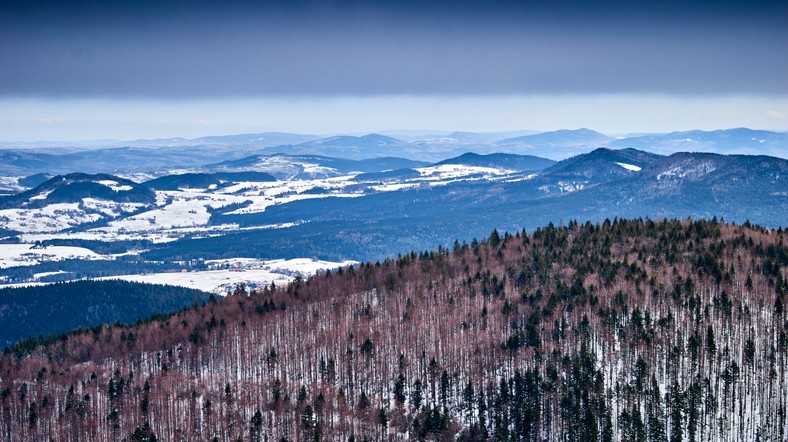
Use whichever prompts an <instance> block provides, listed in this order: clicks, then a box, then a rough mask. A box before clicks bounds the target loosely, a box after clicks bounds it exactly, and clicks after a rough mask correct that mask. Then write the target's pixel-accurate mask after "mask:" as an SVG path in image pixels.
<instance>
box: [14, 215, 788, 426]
mask: <svg viewBox="0 0 788 442" xmlns="http://www.w3.org/2000/svg"><path fill="white" fill-rule="evenodd" d="M786 239H788V238H786V233H785V232H784V231H782V230H781V229H778V230H770V229H766V228H762V227H758V226H752V225H750V224H749V223H745V225H743V226H737V225H729V224H724V223H720V222H717V221H716V220H711V221H668V220H664V221H651V220H646V221H643V220H634V221H625V220H619V219H614V220H612V221H611V220H605V221H604V222H601V223H585V224H580V223H577V222H574V221H570V222H568V223H567V225H565V226H554V225H552V224H550V225H548V226H547V227H544V228H539V229H536V230H535V231H533V233H530V234H528V233H526V232H525V231H516V232H511V233H503V232H498V231H493V232H492V234H491V235H490V236H489V237H487V238H484V239H482V240H481V241H480V240H476V239H474V240H472V241H471V242H470V243H465V242H463V243H460V242H456V243H455V244H454V246H453V247H450V248H449V249H446V248H440V249H438V250H432V251H423V252H411V253H409V254H405V255H402V256H400V257H398V258H396V259H395V258H392V259H387V260H385V261H383V262H374V263H373V262H370V263H365V264H361V265H358V266H356V267H349V268H344V269H342V270H339V271H335V272H326V273H322V274H319V275H317V276H315V277H312V278H309V279H302V278H296V280H295V281H294V282H293V283H292V284H290V285H288V286H287V287H266V288H264V289H262V290H260V291H257V292H254V293H251V294H246V293H242V292H238V293H236V294H234V295H230V296H228V297H227V298H225V299H222V300H219V301H217V302H209V303H208V304H206V305H204V306H202V307H198V308H193V309H191V310H188V311H183V312H181V313H178V314H176V315H174V316H171V317H168V318H158V319H156V320H154V321H152V322H149V323H146V324H140V325H136V326H133V327H127V326H117V325H116V326H104V327H101V328H95V329H93V330H91V331H87V332H81V333H76V334H73V335H71V336H69V337H67V338H64V339H63V340H59V341H57V342H53V343H50V344H47V345H41V346H38V347H37V348H32V349H31V348H27V347H25V348H17V349H13V350H12V351H10V352H9V353H7V354H6V355H4V356H3V358H2V359H0V372H2V373H3V375H2V377H0V379H1V380H0V391H3V393H2V404H3V409H4V414H3V417H2V421H0V422H2V425H0V431H2V433H3V434H14V435H15V437H19V438H20V439H26V440H32V439H43V438H45V439H52V440H66V439H67V438H71V439H91V440H120V439H123V438H132V437H137V439H136V440H141V439H140V438H141V437H143V436H147V437H149V438H150V436H152V435H156V437H157V438H161V439H162V440H174V439H180V438H182V439H186V440H197V439H208V440H212V439H214V438H215V439H216V440H236V439H242V440H264V439H266V438H268V439H275V440H278V439H280V438H285V439H287V440H305V439H310V440H317V439H320V440H323V439H324V440H349V439H351V438H353V440H363V439H365V438H366V439H367V440H370V439H371V440H375V439H382V440H414V439H417V440H454V439H459V440H485V439H492V440H505V439H506V440H510V439H515V440H542V439H547V440H572V441H585V440H603V441H605V440H637V439H646V438H655V439H653V440H665V439H668V438H669V439H670V440H699V441H708V440H714V441H717V440H757V439H759V438H760V439H762V440H764V439H770V440H771V439H774V440H781V439H782V438H784V436H785V431H786V429H787V428H788V427H787V426H786V420H785V419H786V418H785V413H784V407H785V405H784V402H783V399H782V398H784V397H786V391H787V389H788V379H786V374H788V358H786V351H788V344H787V343H788V338H787V337H786V336H788V323H786V321H785V302H786V299H785V295H786V293H788V283H786V276H787V275H786V274H785V268H786V266H787V265H788V248H786Z"/></svg>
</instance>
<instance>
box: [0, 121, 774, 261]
mask: <svg viewBox="0 0 788 442" xmlns="http://www.w3.org/2000/svg"><path fill="white" fill-rule="evenodd" d="M403 138H407V140H404V139H399V138H395V137H392V136H385V135H378V134H370V135H364V136H351V135H340V136H332V137H324V138H321V137H317V136H310V135H291V134H247V135H238V136H227V137H205V138H201V139H198V140H185V139H168V140H167V143H168V145H167V146H162V145H157V144H158V142H157V141H150V142H148V141H137V142H134V143H128V144H130V146H125V147H114V148H105V149H92V150H81V151H76V152H68V153H65V154H62V155H57V154H55V153H53V152H52V151H48V152H43V151H40V150H19V151H15V150H4V151H0V156H2V158H3V161H2V163H0V164H1V166H0V168H1V169H0V171H1V172H2V175H6V176H16V177H28V179H27V180H20V181H19V184H18V187H35V185H37V186H38V187H35V188H34V189H32V190H24V191H22V192H21V193H18V194H16V195H9V196H6V197H3V198H2V199H0V207H1V208H4V209H8V208H21V207H25V206H26V205H27V207H32V206H30V204H33V205H34V206H36V207H41V206H45V205H47V204H51V203H55V202H64V201H68V200H69V197H70V198H71V199H73V200H74V201H75V202H76V201H79V200H80V198H83V197H84V196H85V195H88V194H90V192H93V193H94V194H95V195H102V194H104V193H107V192H105V190H106V189H101V186H102V185H101V183H100V182H101V181H106V180H108V179H112V180H115V181H117V182H118V183H121V184H123V185H128V187H129V188H130V189H131V190H133V195H132V193H131V192H130V193H128V194H126V193H124V192H117V193H116V194H115V196H116V200H118V201H126V202H128V201H134V202H138V203H145V204H150V205H151V206H150V207H153V205H154V203H153V200H154V199H155V198H154V196H153V192H154V191H156V190H165V189H166V190H173V189H206V188H208V187H211V188H218V189H222V188H228V187H231V186H233V185H234V184H236V183H242V182H245V181H255V182H265V181H271V182H273V181H276V180H293V179H296V180H299V179H323V178H331V177H345V178H343V179H346V180H348V181H347V182H346V183H345V185H346V190H347V191H351V192H354V193H355V194H357V196H358V197H356V198H331V197H330V195H329V194H328V190H326V189H321V188H319V187H316V188H312V189H309V190H308V191H306V192H307V193H311V194H320V193H321V192H324V193H326V195H325V196H329V197H328V198H316V199H303V200H295V201H292V202H287V203H282V204H275V205H272V206H269V207H267V208H266V209H265V210H264V211H258V212H256V213H246V214H244V213H238V212H234V211H233V210H235V209H238V207H239V206H238V205H232V207H231V208H228V209H221V208H220V209H212V210H211V218H210V223H209V224H210V225H228V224H236V225H238V227H239V228H240V229H241V230H238V231H228V232H224V233H223V234H221V235H218V236H214V237H207V238H203V237H199V236H189V235H187V236H185V237H183V238H182V239H180V240H178V241H175V242H172V243H163V244H155V245H154V244H147V246H150V247H149V251H148V252H146V253H143V254H142V255H140V258H139V259H142V260H150V261H165V262H167V261H176V260H183V259H198V258H203V259H212V258H228V257H237V256H249V257H258V258H271V257H277V258H279V257H281V258H291V257H303V256H311V257H317V258H321V259H333V260H340V259H348V258H350V259H357V260H367V259H384V258H386V257H388V256H392V255H396V254H398V253H405V252H408V251H410V250H412V249H423V248H429V247H437V246H438V245H449V244H451V243H452V242H453V241H454V240H455V239H459V240H470V239H471V238H472V237H482V236H484V235H486V234H488V233H489V232H490V231H491V230H492V229H494V228H497V229H503V230H510V231H512V230H517V229H521V228H523V227H525V228H527V229H532V228H535V227H537V226H542V225H545V224H547V223H550V222H553V223H556V224H558V223H560V222H567V221H568V220H570V219H576V220H580V221H586V220H591V221H602V220H604V219H605V218H613V217H628V218H632V217H634V218H637V217H651V218H686V217H693V218H712V217H719V218H724V219H725V220H728V221H734V222H739V223H741V222H744V221H746V220H749V221H752V222H754V223H760V224H763V225H767V226H772V227H780V226H786V225H788V160H786V158H785V157H786V156H787V154H788V149H786V146H788V135H786V134H784V133H778V132H767V131H755V130H750V129H743V128H742V129H730V130H721V131H712V132H705V131H692V132H676V133H670V134H660V135H648V136H636V137H631V138H613V137H608V136H606V135H603V134H600V133H597V132H594V131H591V130H588V129H580V130H567V131H556V132H547V133H541V134H531V135H524V136H522V135H521V136H516V137H509V138H506V137H503V136H502V135H495V134H479V136H476V135H475V134H469V133H464V134H461V135H458V134H452V133H438V134H436V135H435V136H432V135H429V134H410V135H409V136H403ZM272 140H273V141H272ZM283 140H285V141H288V142H289V144H285V145H276V146H269V145H268V144H271V143H272V142H273V144H276V143H277V142H281V141H283ZM480 140H481V141H480ZM153 145H156V146H155V147H152V146H153ZM693 151H695V152H693ZM709 151H714V152H722V154H720V153H710V152H709ZM733 153H748V154H758V155H739V154H733ZM220 160H221V161H220ZM163 164H167V165H168V166H169V170H170V171H168V169H165V168H163V167H162V165H163ZM442 166H445V167H483V168H492V169H496V170H501V171H505V173H504V174H503V175H498V176H495V177H490V176H486V175H483V174H480V175H478V176H476V175H470V176H466V177H464V178H462V179H446V180H444V181H439V182H434V183H430V184H426V183H425V184H422V185H421V186H418V187H416V188H412V187H411V188H403V189H401V190H394V191H379V190H376V189H379V188H380V186H392V185H395V186H396V185H398V184H406V183H408V182H413V181H412V180H414V179H417V178H419V177H420V176H422V172H420V171H419V170H423V169H420V168H425V167H442ZM179 167H182V168H183V169H178V170H177V171H173V170H174V168H179ZM75 171H79V172H81V173H73V172H75ZM184 172H189V173H186V174H184ZM95 173H111V174H120V175H122V176H123V174H124V173H132V174H134V173H136V174H139V175H140V176H147V177H148V178H146V179H145V180H138V181H139V182H137V183H132V182H130V181H126V180H124V179H123V178H117V177H112V176H109V175H91V174H95ZM34 174H37V175H34ZM64 174H68V175H65V177H64V176H58V177H55V178H53V179H51V180H49V181H46V180H47V179H48V178H50V177H51V176H53V175H64ZM409 180H410V181H409ZM22 183H25V184H27V186H24V185H23V184H22ZM47 192H49V193H47ZM6 193H9V194H12V193H15V192H14V191H13V190H12V189H7V190H6ZM109 193H112V192H109ZM34 195H42V196H40V197H37V199H35V201H34V198H33V196H34ZM305 195H306V193H305ZM26 199H28V200H29V201H30V203H27V202H25V201H26ZM243 206H244V204H240V207H243ZM231 209H233V210H231ZM144 210H145V208H144V207H143V208H139V209H137V210H136V211H135V212H131V213H126V214H120V215H118V216H119V217H120V218H123V217H125V216H131V215H133V214H135V213H140V212H143V211H144ZM120 218H117V217H116V218H113V217H109V216H104V215H102V217H101V219H99V220H98V221H96V222H93V223H90V224H87V225H85V226H77V227H75V228H74V231H81V229H89V228H95V227H97V226H101V225H106V223H108V222H110V221H113V220H117V219H120ZM267 225H288V226H289V227H286V228H277V229H272V230H254V229H256V228H258V227H259V226H267ZM244 229H246V230H244ZM249 229H252V230H249ZM3 233H4V236H6V241H8V240H11V241H13V238H14V235H15V232H13V231H10V230H9V231H4V232H3ZM51 243H52V244H56V243H58V242H57V241H53V242H51ZM29 271H34V269H32V268H31V269H30V270H29Z"/></svg>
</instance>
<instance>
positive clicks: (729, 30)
mask: <svg viewBox="0 0 788 442" xmlns="http://www.w3.org/2000/svg"><path fill="white" fill-rule="evenodd" d="M0 41H1V42H2V44H0V64H2V66H3V67H4V68H3V69H2V70H0V139H3V140H13V141H24V140H62V141H77V140H90V139H124V140H125V139H137V138H167V137H185V138H194V137H199V136H207V135H217V134H235V133H249V132H267V131H282V132H297V133H319V134H325V133H361V132H377V131H383V130H391V129H392V128H393V129H397V128H403V129H408V128H416V129H430V130H466V131H475V132H480V131H486V132H489V131H502V130H521V129H531V130H538V131H549V130H556V129H562V128H573V127H574V128H576V127H588V128H592V129H594V130H598V131H600V132H604V133H615V134H621V133H630V132H670V131H682V130H691V129H703V130H711V129H719V128H730V127H752V128H758V129H767V130H780V131H784V130H787V129H788V82H786V81H785V79H786V78H788V59H786V57H785V56H784V55H783V54H785V53H788V3H785V2H780V1H770V0H759V1H754V2H753V1H751V2H745V1H738V0H727V1H722V2H711V1H704V0H691V1H678V0H666V1H662V2H652V1H647V0H642V1H622V0H607V1H597V2H586V1H581V0H563V1H560V2H555V1H547V0H529V1H509V0H497V1H486V2H481V1H476V0H460V1H454V2H447V1H443V0H432V1H422V2H418V1H410V0H405V1H393V0H381V1H372V2H354V1H345V0H333V1H327V2H317V1H311V0H304V1H300V0H296V1H278V0H270V1H264V2H246V1H234V2H224V3H222V4H216V3H213V2H209V1H203V0H198V1H192V2H184V1H179V0H168V1H161V2H145V1H143V2H123V1H114V0H110V1H95V0H80V1H70V2H58V1H52V0H42V1H37V2H29V1H24V0H9V1H6V2H2V4H0Z"/></svg>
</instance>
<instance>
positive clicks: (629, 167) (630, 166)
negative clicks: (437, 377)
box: [616, 162, 642, 172]
mask: <svg viewBox="0 0 788 442" xmlns="http://www.w3.org/2000/svg"><path fill="white" fill-rule="evenodd" d="M616 164H618V165H619V166H621V167H623V168H624V169H626V170H631V171H633V172H640V171H641V170H642V168H641V167H640V166H635V165H634V164H627V163H618V162H617V163H616Z"/></svg>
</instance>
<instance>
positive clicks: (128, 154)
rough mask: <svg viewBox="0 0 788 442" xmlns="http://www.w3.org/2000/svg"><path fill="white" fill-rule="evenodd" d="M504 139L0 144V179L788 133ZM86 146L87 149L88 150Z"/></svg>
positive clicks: (739, 148) (718, 142) (667, 144)
mask: <svg viewBox="0 0 788 442" xmlns="http://www.w3.org/2000/svg"><path fill="white" fill-rule="evenodd" d="M403 133H407V132H406V131H403ZM507 135H511V133H479V134H476V133H469V132H454V133H440V132H439V133H436V134H429V133H424V134H420V135H415V136H414V135H410V136H403V137H402V138H397V137H395V136H386V135H379V134H368V135H362V136H353V135H338V136H330V137H320V136H316V135H308V134H307V135H301V134H285V133H270V132H269V133H260V134H243V135H226V136H209V137H202V138H195V139H184V138H168V139H156V140H135V141H128V142H121V141H116V142H107V143H105V144H104V145H103V146H105V147H101V148H96V147H95V146H94V145H93V143H91V142H86V143H68V144H65V143H57V142H41V143H38V144H37V145H35V147H31V145H30V143H12V142H4V143H2V145H0V146H2V150H0V174H3V175H14V176H27V175H32V174H35V173H42V172H44V173H50V174H62V173H70V172H75V171H79V172H87V173H99V172H129V171H155V170H157V169H163V168H164V165H166V167H169V168H172V167H186V168H195V167H202V166H206V165H209V164H213V163H221V162H222V161H232V160H242V159H243V158H244V157H252V156H254V155H269V154H275V153H283V154H289V155H322V156H328V157H336V158H344V159H349V160H363V159H371V158H378V157H403V158H408V159H411V160H416V161H423V162H433V163H434V162H439V161H442V160H445V159H447V158H451V157H454V156H458V155H461V154H463V153H466V152H475V153H482V154H488V153H511V154H518V155H533V156H539V157H544V158H548V159H552V160H562V159H566V158H569V157H572V156H575V155H578V154H580V153H587V152H589V151H591V150H593V149H595V148H597V147H610V148H612V149H622V148H627V147H631V148H635V149H639V150H643V151H647V152H653V153H659V154H663V155H665V154H671V153H675V152H711V153H722V154H748V155H770V156H776V157H782V158H786V157H788V134H786V133H782V132H773V131H763V130H752V129H747V128H737V129H728V130H716V131H687V132H673V133H668V134H653V135H642V136H631V137H624V138H613V137H610V136H607V135H603V134H601V133H598V132H595V131H593V130H589V129H577V130H558V131H553V132H543V133H536V134H529V135H524V136H514V137H509V136H507ZM86 146H90V149H88V148H87V147H86ZM64 151H65V153H63V152H64ZM365 171H369V170H365Z"/></svg>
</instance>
